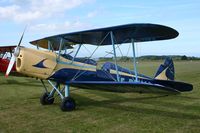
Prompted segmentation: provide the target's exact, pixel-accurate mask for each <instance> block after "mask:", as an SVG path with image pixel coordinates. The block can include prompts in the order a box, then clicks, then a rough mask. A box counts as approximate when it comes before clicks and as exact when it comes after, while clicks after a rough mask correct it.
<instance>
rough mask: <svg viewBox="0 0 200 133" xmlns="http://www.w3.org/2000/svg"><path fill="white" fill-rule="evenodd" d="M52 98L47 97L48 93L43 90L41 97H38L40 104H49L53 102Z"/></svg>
mask: <svg viewBox="0 0 200 133" xmlns="http://www.w3.org/2000/svg"><path fill="white" fill-rule="evenodd" d="M53 102H54V98H53V97H49V93H47V92H45V93H44V94H43V95H42V96H41V97H40V103H41V104H42V105H50V104H53Z"/></svg>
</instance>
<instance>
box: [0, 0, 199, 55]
mask: <svg viewBox="0 0 200 133" xmlns="http://www.w3.org/2000/svg"><path fill="white" fill-rule="evenodd" d="M129 23H154V24H162V25H166V26H169V27H172V28H174V29H176V30H177V31H178V32H179V36H178V37H177V38H175V39H171V40H166V41H152V42H145V43H137V44H136V56H142V55H187V56H198V57H200V46H199V45H200V43H199V39H200V1H199V0H176V1H175V0H167V1H163V0H154V1H150V0H115V1H114V0H0V46H4V45H17V44H18V42H19V39H20V36H21V34H22V32H23V30H24V28H25V27H26V25H27V26H28V28H27V30H26V32H25V36H24V39H23V42H22V43H23V46H25V47H32V46H31V44H30V43H29V42H30V41H32V40H36V39H40V38H43V37H47V36H51V35H56V34H61V33H68V32H74V31H81V30H87V29H93V28H101V27H108V26H115V25H122V24H129ZM86 47H87V49H86V48H85V47H84V48H82V50H81V52H80V55H79V56H84V55H85V54H86V52H88V51H89V52H88V53H87V54H91V53H92V51H93V50H94V49H95V48H94V47H91V46H86ZM120 49H121V51H122V52H120V51H119V50H118V51H117V55H118V56H120V55H123V56H124V55H125V56H126V55H128V56H131V55H132V54H131V52H130V51H128V50H127V49H129V45H128V44H126V45H121V46H120ZM108 51H111V47H110V46H107V47H102V48H100V49H98V50H97V51H96V53H95V55H94V56H95V57H96V56H101V57H103V56H105V55H106V53H107V52H108Z"/></svg>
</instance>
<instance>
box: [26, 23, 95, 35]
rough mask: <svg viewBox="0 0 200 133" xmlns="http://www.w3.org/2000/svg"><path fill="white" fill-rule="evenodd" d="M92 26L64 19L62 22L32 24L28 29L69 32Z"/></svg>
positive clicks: (32, 30)
mask: <svg viewBox="0 0 200 133" xmlns="http://www.w3.org/2000/svg"><path fill="white" fill-rule="evenodd" d="M91 27H92V26H91V25H89V24H86V23H82V22H80V21H72V22H70V21H65V22H64V23H49V24H46V23H40V24H36V25H32V26H31V27H30V28H29V29H30V31H31V32H53V33H55V32H59V33H60V32H64V33H66V32H70V31H72V30H73V31H75V30H85V29H88V28H91Z"/></svg>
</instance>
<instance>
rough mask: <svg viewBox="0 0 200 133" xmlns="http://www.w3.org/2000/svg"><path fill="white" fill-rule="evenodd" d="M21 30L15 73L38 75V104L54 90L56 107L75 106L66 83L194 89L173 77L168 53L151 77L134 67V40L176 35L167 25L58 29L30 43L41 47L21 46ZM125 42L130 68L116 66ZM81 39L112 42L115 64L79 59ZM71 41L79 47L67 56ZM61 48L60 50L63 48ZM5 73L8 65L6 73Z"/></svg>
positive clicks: (126, 89)
mask: <svg viewBox="0 0 200 133" xmlns="http://www.w3.org/2000/svg"><path fill="white" fill-rule="evenodd" d="M23 35H24V33H23ZM23 35H22V37H21V39H20V42H19V44H18V45H17V47H16V48H15V52H14V55H15V56H13V57H12V58H13V59H11V60H13V61H15V60H16V70H17V72H19V73H21V74H24V75H26V76H29V77H34V78H38V79H41V82H42V84H43V86H44V89H45V93H44V94H43V95H42V96H41V98H40V102H41V104H42V105H50V104H53V102H54V94H55V93H56V92H57V93H58V95H59V96H60V98H61V99H62V102H61V105H60V108H61V110H62V111H72V110H74V109H75V107H76V103H75V100H74V99H73V98H72V97H71V96H70V87H71V86H72V87H79V88H85V89H99V90H107V91H114V92H159V93H160V92H164V93H180V92H187V91H191V90H192V89H193V86H192V85H191V84H188V83H184V82H179V81H175V80H174V79H175V69H174V64H173V61H172V59H171V58H167V59H166V60H165V62H164V63H163V64H161V65H160V67H159V68H158V71H157V72H156V74H155V76H154V77H153V78H152V77H149V76H145V75H143V74H139V73H138V71H137V64H136V56H135V43H139V42H147V41H158V40H167V39H173V38H176V37H177V36H178V35H179V33H178V32H177V31H176V30H175V29H173V28H170V27H167V26H163V25H158V24H148V23H142V24H126V25H120V26H114V27H107V28H100V29H93V30H86V31H79V32H73V33H66V34H59V35H54V36H49V37H45V38H42V39H38V40H34V41H31V42H30V43H31V44H33V45H35V46H37V48H38V47H42V48H45V49H48V50H46V51H45V50H38V49H37V50H35V49H30V48H25V47H22V46H20V44H21V40H22V38H23ZM125 43H130V44H131V45H132V53H133V58H132V59H133V66H134V69H133V70H130V69H128V68H124V67H121V66H119V65H118V62H117V53H116V46H117V44H125ZM84 44H89V45H94V46H96V49H98V48H99V47H101V46H108V45H111V46H112V49H113V59H114V63H112V62H105V63H104V64H103V65H102V67H101V68H97V62H96V61H95V60H93V59H91V58H84V59H83V58H78V57H77V54H78V53H79V51H80V50H81V47H82V46H83V45H84ZM75 45H76V46H78V48H77V50H76V52H75V54H74V56H71V55H70V53H67V52H66V51H67V50H69V49H71V48H73V46H75ZM63 49H64V50H65V52H63ZM96 49H95V50H94V52H95V51H96ZM55 51H57V52H55ZM94 52H93V53H94ZM93 53H92V54H91V56H92V55H93ZM91 56H90V57H91ZM13 64H14V63H13V62H10V64H9V67H12V65H13ZM9 72H10V70H8V71H7V73H6V74H7V75H8V74H9ZM43 80H48V82H49V84H50V85H51V86H52V88H53V89H52V90H51V91H50V92H49V91H48V90H47V87H46V86H45V84H44V82H43ZM60 84H64V88H63V89H60V88H59V85H60Z"/></svg>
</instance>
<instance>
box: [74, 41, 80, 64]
mask: <svg viewBox="0 0 200 133" xmlns="http://www.w3.org/2000/svg"><path fill="white" fill-rule="evenodd" d="M80 48H81V44H79V45H78V49H77V51H76V53H75V55H74V57H73V59H72V63H73V62H74V59H75V58H76V56H77V54H78V52H79V50H80Z"/></svg>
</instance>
